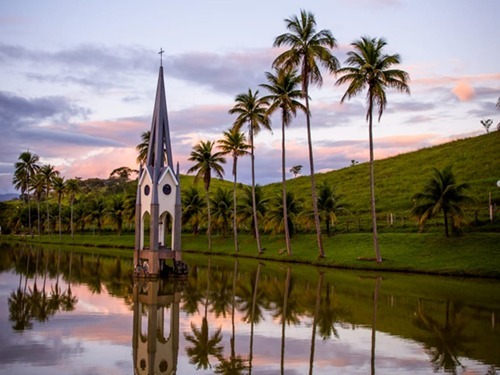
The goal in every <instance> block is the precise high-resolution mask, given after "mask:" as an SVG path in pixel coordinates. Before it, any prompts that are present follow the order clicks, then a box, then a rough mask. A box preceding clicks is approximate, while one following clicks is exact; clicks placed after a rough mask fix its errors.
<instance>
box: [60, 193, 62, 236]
mask: <svg viewBox="0 0 500 375" xmlns="http://www.w3.org/2000/svg"><path fill="white" fill-rule="evenodd" d="M59 239H60V240H62V231H61V200H60V199H59Z"/></svg>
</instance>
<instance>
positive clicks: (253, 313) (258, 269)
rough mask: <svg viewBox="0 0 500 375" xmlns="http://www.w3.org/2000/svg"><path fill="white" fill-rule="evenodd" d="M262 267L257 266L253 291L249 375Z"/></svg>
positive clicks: (250, 372)
mask: <svg viewBox="0 0 500 375" xmlns="http://www.w3.org/2000/svg"><path fill="white" fill-rule="evenodd" d="M260 266H261V264H260V263H259V264H258V265H257V272H256V274H255V289H254V291H253V297H252V312H251V315H250V350H249V354H248V369H249V373H248V374H249V375H251V374H252V359H253V327H254V317H255V305H256V304H257V289H258V287H259V278H260Z"/></svg>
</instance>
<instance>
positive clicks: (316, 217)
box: [305, 89, 325, 258]
mask: <svg viewBox="0 0 500 375" xmlns="http://www.w3.org/2000/svg"><path fill="white" fill-rule="evenodd" d="M305 97H306V111H307V113H306V120H307V121H306V123H307V144H308V146H309V167H310V170H311V197H312V206H313V212H314V224H315V225H316V237H317V239H318V251H319V256H320V257H322V258H323V257H324V256H325V251H324V250H323V241H322V239H321V227H320V222H319V214H318V201H317V199H316V182H315V181H314V158H313V148H312V139H311V114H310V112H309V93H308V90H307V89H306V90H305Z"/></svg>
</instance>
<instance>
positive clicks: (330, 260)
mask: <svg viewBox="0 0 500 375" xmlns="http://www.w3.org/2000/svg"><path fill="white" fill-rule="evenodd" d="M4 237H5V238H8V239H10V240H16V239H17V240H19V239H21V240H26V241H29V242H34V243H37V242H41V243H52V244H63V245H67V246H75V245H78V246H87V247H89V246H90V247H100V248H103V249H102V251H103V252H106V251H108V250H112V249H120V248H121V249H129V250H132V249H133V246H134V236H133V234H125V235H122V236H116V235H111V234H103V235H101V236H98V235H76V236H75V239H74V240H72V239H71V237H70V236H68V235H63V240H62V241H60V240H59V236H55V235H52V236H51V237H49V236H42V238H40V239H39V238H36V237H35V238H34V239H33V240H31V239H30V238H29V237H21V238H20V237H14V236H4ZM379 242H380V248H381V252H382V257H383V259H384V261H383V262H382V263H381V264H377V263H376V262H374V261H373V260H372V259H373V257H374V254H373V244H372V236H371V234H370V233H347V234H339V235H336V236H332V237H324V248H325V253H326V257H325V258H318V253H317V246H316V239H315V235H312V234H302V235H296V236H295V237H293V239H292V249H293V254H292V256H287V255H286V252H283V250H284V248H285V245H284V238H283V236H280V235H276V236H272V235H264V236H262V246H263V248H264V249H265V250H264V253H263V254H262V255H260V256H259V255H258V254H257V246H256V243H255V240H254V239H253V237H252V236H249V235H240V237H239V244H240V251H239V252H238V254H237V256H238V257H242V258H256V259H260V260H272V261H278V262H287V263H302V264H310V265H315V266H325V267H337V268H346V269H360V270H377V271H398V272H415V273H428V274H438V275H455V276H477V277H494V278H500V269H499V267H498V265H500V249H499V245H498V244H499V243H500V233H468V234H466V235H464V236H461V237H452V238H446V237H444V235H442V234H434V233H421V234H418V233H381V234H380V238H379ZM106 248H107V249H106ZM182 249H183V251H184V252H186V253H197V254H205V255H207V254H210V255H223V256H235V255H236V254H235V252H234V245H233V239H232V237H230V236H228V237H226V238H223V237H222V236H213V237H212V251H211V252H208V251H207V249H208V241H207V237H206V236H204V235H198V236H194V235H190V234H184V235H183V236H182ZM127 252H128V250H123V251H120V254H126V253H127ZM129 255H130V256H132V251H130V254H129Z"/></svg>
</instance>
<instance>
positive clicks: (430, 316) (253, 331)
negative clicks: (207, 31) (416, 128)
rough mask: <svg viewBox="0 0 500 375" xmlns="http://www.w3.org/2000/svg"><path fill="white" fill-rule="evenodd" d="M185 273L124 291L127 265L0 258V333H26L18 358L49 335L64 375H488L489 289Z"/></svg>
mask: <svg viewBox="0 0 500 375" xmlns="http://www.w3.org/2000/svg"><path fill="white" fill-rule="evenodd" d="M186 260H187V262H188V263H189V265H190V269H191V273H190V275H189V278H188V279H186V280H184V281H182V282H179V281H177V282H176V281H173V280H157V281H152V280H144V281H137V282H132V278H131V275H132V261H131V260H129V259H127V258H123V259H120V258H118V257H105V256H102V255H98V254H97V253H94V254H92V253H90V254H83V253H78V252H76V250H75V251H71V250H66V249H64V248H52V249H48V248H42V247H29V245H24V246H21V247H17V248H15V249H10V250H8V251H4V249H0V271H1V273H0V297H2V294H1V293H2V285H9V287H8V289H7V292H6V293H5V297H3V298H4V299H2V305H3V303H4V302H3V301H5V306H6V310H5V312H6V313H7V308H8V318H7V316H6V314H4V316H5V322H6V324H7V330H5V329H4V332H5V331H11V332H14V333H16V334H17V333H18V332H25V333H29V332H31V333H33V335H31V336H30V335H24V336H22V337H24V338H29V339H30V340H31V341H30V340H27V341H28V343H27V344H26V348H28V350H26V351H25V352H26V353H28V352H30V350H29V348H30V346H29V345H30V344H31V345H32V343H33V342H35V341H36V340H41V338H40V337H41V335H43V334H45V335H47V337H48V335H49V334H48V333H47V332H49V331H50V334H52V332H53V331H54V330H56V329H59V328H58V327H59V325H61V327H62V328H60V329H61V330H65V336H63V335H62V334H61V337H63V338H64V340H67V341H66V342H65V343H64V345H66V346H70V345H74V348H75V350H74V351H72V353H73V354H72V356H70V357H64V358H63V357H62V356H61V362H60V363H64V366H66V367H68V366H69V368H74V369H78V366H80V365H81V363H82V361H83V358H84V357H85V360H86V362H88V363H89V364H92V366H95V363H96V361H102V363H101V364H100V365H101V367H102V368H104V367H106V366H108V367H111V368H113V369H114V370H116V367H118V366H122V367H119V370H118V371H114V372H113V371H96V370H95V368H94V367H90V365H89V368H88V372H89V373H92V372H93V373H103V374H106V373H109V374H115V373H135V374H148V375H149V374H175V373H179V374H180V373H194V372H197V373H202V374H203V373H205V374H214V373H216V374H252V373H255V374H256V373H259V374H261V373H273V374H274V373H276V374H307V373H308V374H330V373H346V374H367V373H371V374H400V373H409V372H412V373H421V374H428V373H432V372H435V373H451V374H465V373H468V374H469V373H470V374H481V375H482V374H488V375H492V374H496V373H498V368H499V366H500V357H499V355H498V347H500V333H499V332H498V323H497V322H498V316H499V312H500V282H499V281H495V280H462V279H453V278H436V277H429V276H420V275H398V274H377V273H371V272H345V271H339V270H328V269H316V268H312V267H303V266H300V265H295V264H294V265H282V264H278V263H264V262H254V261H248V260H235V259H231V258H229V259H228V258H217V257H207V256H196V257H190V256H186ZM5 275H9V277H8V284H7V281H5V280H7V279H6V278H5ZM97 299H99V300H100V301H101V302H99V308H97V307H96V306H95V305H93V304H96V300H97ZM87 310H88V311H89V313H87ZM109 311H120V314H119V315H116V316H113V314H110V313H109ZM118 317H119V318H118ZM1 318H2V315H1V314H0V319H1ZM61 318H64V319H61ZM41 323H43V324H41ZM0 324H2V322H1V321H0ZM112 325H114V326H112ZM4 326H5V324H4ZM2 327H3V326H1V325H0V328H2ZM103 328H104V329H103ZM44 330H45V332H44ZM84 330H85V332H84ZM0 331H1V330H0ZM66 331H67V332H66ZM82 332H84V333H85V334H82ZM0 334H1V333H0ZM3 335H4V336H2V337H1V338H2V340H0V341H3V342H4V344H2V343H0V373H2V372H3V371H4V370H6V367H5V363H10V362H9V361H11V362H12V360H11V359H9V358H8V357H7V354H5V353H7V352H8V351H7V350H6V348H8V347H11V346H12V345H9V343H17V341H16V340H20V339H19V336H9V333H4V334H3ZM37 335H38V336H37ZM119 335H122V336H123V339H121V340H120V341H119V340H117V337H118V336H119ZM12 337H14V338H12ZM118 341H119V342H118ZM96 343H98V344H96ZM2 345H3V346H2ZM44 345H45V347H49V346H50V345H52V343H51V342H50V341H49V340H47V341H45V342H44ZM58 345H59V344H58ZM58 345H54V346H53V347H52V349H51V350H52V351H53V352H56V351H58V350H59V348H60V346H58ZM96 346H97V347H99V348H101V347H106V350H107V351H106V352H108V351H109V352H112V353H116V352H120V353H122V357H121V359H120V361H118V360H117V359H116V358H117V357H119V356H117V355H116V354H114V355H113V356H106V357H105V358H101V357H100V356H99V350H96V349H95V347H96ZM2 352H3V353H4V354H1V353H2ZM102 352H104V351H102ZM17 353H24V351H18V352H17ZM92 353H94V354H92ZM96 353H97V354H96ZM131 353H132V355H131ZM54 357H55V356H54ZM111 357H112V358H111ZM23 360H29V356H28V355H26V357H25V358H22V359H21V360H17V361H16V363H18V365H17V366H19V368H21V369H22V363H23ZM115 362H116V363H115ZM71 366H74V367H71ZM48 368H49V366H48V365H47V367H46V368H45V369H48ZM7 370H10V368H7ZM7 370H6V371H7ZM66 370H67V369H66ZM29 372H30V371H24V373H29ZM49 372H50V371H49ZM67 372H71V371H69V370H68V371H67ZM74 372H75V373H82V372H81V371H80V372H78V371H76V370H75V371H74ZM6 373H9V372H6ZM11 373H16V371H11ZM17 373H23V371H17ZM52 373H58V372H57V371H52Z"/></svg>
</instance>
